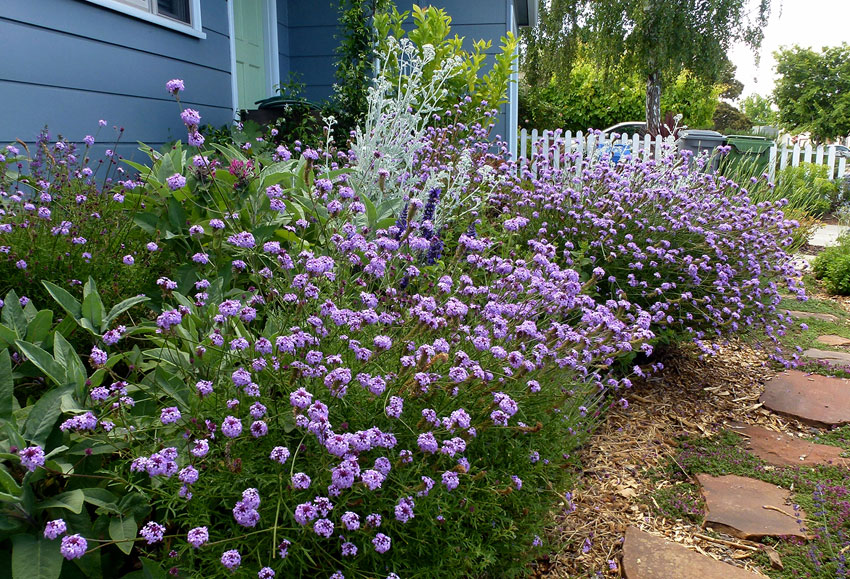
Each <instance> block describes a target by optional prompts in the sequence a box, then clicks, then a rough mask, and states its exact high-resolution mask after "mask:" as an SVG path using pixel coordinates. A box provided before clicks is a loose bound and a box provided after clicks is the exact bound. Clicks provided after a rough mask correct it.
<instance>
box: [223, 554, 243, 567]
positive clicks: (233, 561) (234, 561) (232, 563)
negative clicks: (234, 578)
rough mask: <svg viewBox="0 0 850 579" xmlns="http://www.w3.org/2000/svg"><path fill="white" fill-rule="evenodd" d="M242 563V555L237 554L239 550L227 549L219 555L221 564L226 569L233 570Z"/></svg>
mask: <svg viewBox="0 0 850 579" xmlns="http://www.w3.org/2000/svg"><path fill="white" fill-rule="evenodd" d="M241 563H242V556H241V555H240V554H239V551H237V550H236V549H231V550H229V551H225V552H224V553H222V555H221V564H222V565H224V566H225V567H226V568H227V569H229V570H231V571H232V570H233V569H236V568H237V567H239V565H240V564H241Z"/></svg>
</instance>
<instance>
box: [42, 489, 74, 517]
mask: <svg viewBox="0 0 850 579" xmlns="http://www.w3.org/2000/svg"><path fill="white" fill-rule="evenodd" d="M85 499H86V495H84V494H83V491H81V490H80V489H76V490H73V491H68V492H65V493H61V494H58V495H56V496H55V497H53V498H50V499H47V500H46V501H43V502H41V503H39V504H38V505H37V507H36V508H38V509H40V510H44V509H67V510H69V511H71V512H72V513H77V514H79V512H80V511H82V510H83V502H84V501H85Z"/></svg>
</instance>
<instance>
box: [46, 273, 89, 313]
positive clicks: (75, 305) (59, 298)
mask: <svg viewBox="0 0 850 579" xmlns="http://www.w3.org/2000/svg"><path fill="white" fill-rule="evenodd" d="M41 284H42V285H43V286H44V288H45V289H46V290H47V293H49V294H50V295H51V296H52V297H53V299H54V300H56V303H58V304H59V305H60V306H62V309H64V310H65V311H66V312H68V313H69V314H71V316H73V318H74V319H75V320H79V319H80V318H81V317H82V315H83V306H81V305H80V302H78V301H77V298H75V297H74V296H72V295H71V294H70V293H68V292H67V291H65V290H64V289H62V288H61V287H59V286H58V285H56V284H54V283H50V282H49V281H43V282H41Z"/></svg>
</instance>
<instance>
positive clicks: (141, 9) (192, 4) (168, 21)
mask: <svg viewBox="0 0 850 579" xmlns="http://www.w3.org/2000/svg"><path fill="white" fill-rule="evenodd" d="M85 1H86V2H89V3H90V4H97V5H98V6H102V7H104V8H109V9H110V10H114V11H116V12H121V13H122V14H126V15H127V16H132V17H133V18H138V19H139V20H144V21H145V22H150V23H151V24H156V25H157V26H162V27H163V28H168V29H170V30H174V31H176V32H182V33H183V34H187V35H189V36H194V37H195V38H202V39H203V38H206V37H207V35H206V33H205V32H204V30H203V27H202V26H201V0H189V21H190V22H191V24H186V23H185V22H180V21H179V20H174V19H173V18H168V17H167V16H160V15H159V14H156V13H154V12H152V11H151V8H150V6H151V2H156V0H123V1H122V0H85Z"/></svg>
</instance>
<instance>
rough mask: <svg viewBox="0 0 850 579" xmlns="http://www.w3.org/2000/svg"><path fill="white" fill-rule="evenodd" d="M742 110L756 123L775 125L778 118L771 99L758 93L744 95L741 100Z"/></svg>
mask: <svg viewBox="0 0 850 579" xmlns="http://www.w3.org/2000/svg"><path fill="white" fill-rule="evenodd" d="M741 111H742V112H743V113H744V114H745V115H746V116H747V117H749V119H750V120H751V121H753V123H754V124H756V125H773V124H774V123H776V120H777V116H776V111H774V110H773V108H772V107H771V102H770V99H769V98H765V97H763V96H761V95H758V94H751V95H749V96H746V97H744V100H743V101H741Z"/></svg>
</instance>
